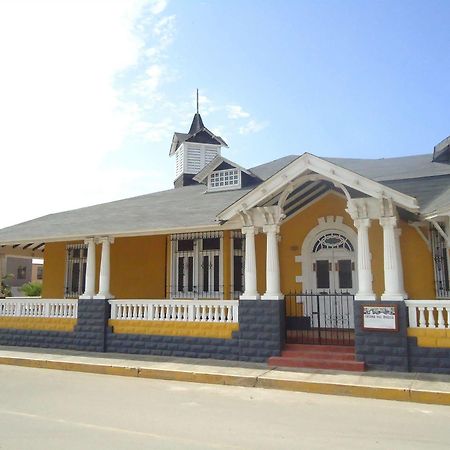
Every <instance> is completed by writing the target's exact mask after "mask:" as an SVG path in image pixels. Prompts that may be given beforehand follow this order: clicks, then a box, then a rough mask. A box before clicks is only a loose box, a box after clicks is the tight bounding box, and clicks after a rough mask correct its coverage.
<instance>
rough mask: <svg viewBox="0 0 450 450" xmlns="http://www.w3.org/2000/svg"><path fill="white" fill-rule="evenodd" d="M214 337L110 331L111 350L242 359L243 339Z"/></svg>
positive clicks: (109, 345) (188, 356)
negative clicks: (115, 332)
mask: <svg viewBox="0 0 450 450" xmlns="http://www.w3.org/2000/svg"><path fill="white" fill-rule="evenodd" d="M236 334H237V333H234V336H233V338H232V339H212V338H197V337H184V336H156V335H145V334H114V333H113V332H112V331H111V330H108V332H107V351H108V352H115V353H133V354H140V355H157V356H174V357H178V358H205V359H227V360H238V359H239V338H238V337H237V336H236Z"/></svg>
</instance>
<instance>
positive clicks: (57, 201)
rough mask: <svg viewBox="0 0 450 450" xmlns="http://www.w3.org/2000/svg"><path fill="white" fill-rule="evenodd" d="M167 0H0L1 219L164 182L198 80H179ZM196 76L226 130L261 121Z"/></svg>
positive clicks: (217, 123) (208, 113) (216, 122)
mask: <svg viewBox="0 0 450 450" xmlns="http://www.w3.org/2000/svg"><path fill="white" fill-rule="evenodd" d="M169 6H170V5H169V4H168V2H167V1H166V0H95V1H87V0H40V1H39V2H36V1H32V0H14V1H6V2H0V54H1V55H2V70H1V71H0V99H1V101H0V123H1V131H0V155H1V160H0V164H1V168H2V186H3V196H2V207H3V208H2V209H3V211H4V213H3V214H0V227H3V226H7V225H9V224H13V223H17V222H20V221H23V220H27V219H31V218H33V217H37V216H41V215H44V214H48V213H51V212H57V211H61V210H67V209H72V208H76V207H81V206H86V205H89V204H95V203H101V202H105V201H110V200H114V199H117V198H121V197H127V196H133V195H138V194H141V193H145V192H151V191H154V190H159V189H162V188H168V187H169V186H170V184H171V180H172V171H171V168H172V165H173V164H172V161H171V160H169V159H168V158H167V153H168V147H169V145H170V140H171V137H172V133H173V132H174V131H186V130H185V129H184V128H183V127H186V129H187V127H188V126H189V125H190V121H191V119H192V115H193V113H194V111H195V92H194V88H193V89H192V90H189V91H188V93H186V91H185V90H184V89H185V88H183V89H182V90H181V91H180V90H178V91H177V90H176V89H174V88H175V87H176V86H177V85H178V81H179V80H180V77H182V76H183V73H182V72H181V73H180V72H178V71H177V67H176V66H175V65H174V64H173V62H172V58H171V50H172V46H173V45H174V43H175V42H176V40H177V39H179V37H178V36H177V17H176V15H174V14H173V13H172V12H170V13H169V12H168V10H169V9H170V8H169ZM199 87H200V111H201V113H202V116H203V117H204V118H205V117H206V118H207V120H208V123H207V126H208V124H209V125H210V126H211V127H213V129H214V130H215V131H217V132H220V134H222V135H224V137H227V138H232V135H233V134H234V135H237V134H238V132H239V133H241V134H242V135H245V134H249V133H256V132H258V131H260V130H261V129H262V128H264V126H266V125H267V124H266V123H265V122H261V121H259V119H257V118H256V116H255V115H254V114H252V112H251V111H250V110H248V108H246V107H244V106H241V105H240V104H238V102H230V101H227V100H226V99H218V95H217V92H215V91H214V87H213V88H212V89H210V90H208V89H207V88H206V87H205V88H202V87H201V86H199ZM174 91H176V92H177V93H176V94H174V93H173V92H174ZM189 93H190V94H191V97H189ZM180 126H181V129H180ZM36 186H38V188H36Z"/></svg>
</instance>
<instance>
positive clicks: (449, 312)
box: [405, 300, 450, 329]
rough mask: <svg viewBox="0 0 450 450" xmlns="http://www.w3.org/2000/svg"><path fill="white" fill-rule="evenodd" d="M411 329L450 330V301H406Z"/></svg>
mask: <svg viewBox="0 0 450 450" xmlns="http://www.w3.org/2000/svg"><path fill="white" fill-rule="evenodd" d="M405 303H406V306H407V307H408V318H409V326H410V327H411V328H441V329H442V328H450V300H405Z"/></svg>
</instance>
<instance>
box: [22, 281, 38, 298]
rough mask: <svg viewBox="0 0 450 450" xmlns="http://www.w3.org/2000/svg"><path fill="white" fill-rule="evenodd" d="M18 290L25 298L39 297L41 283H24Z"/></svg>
mask: <svg viewBox="0 0 450 450" xmlns="http://www.w3.org/2000/svg"><path fill="white" fill-rule="evenodd" d="M20 290H21V291H22V292H23V293H24V294H25V295H26V296H27V297H39V296H40V295H41V292H42V283H41V282H39V281H34V282H30V283H25V284H24V285H23V286H22V287H21V288H20Z"/></svg>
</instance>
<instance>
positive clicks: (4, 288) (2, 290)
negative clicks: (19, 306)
mask: <svg viewBox="0 0 450 450" xmlns="http://www.w3.org/2000/svg"><path fill="white" fill-rule="evenodd" d="M11 278H14V275H11V274H9V275H5V276H4V277H3V278H2V279H1V280H0V298H5V297H11V287H10V286H8V283H7V281H8V280H10V279H11Z"/></svg>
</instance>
